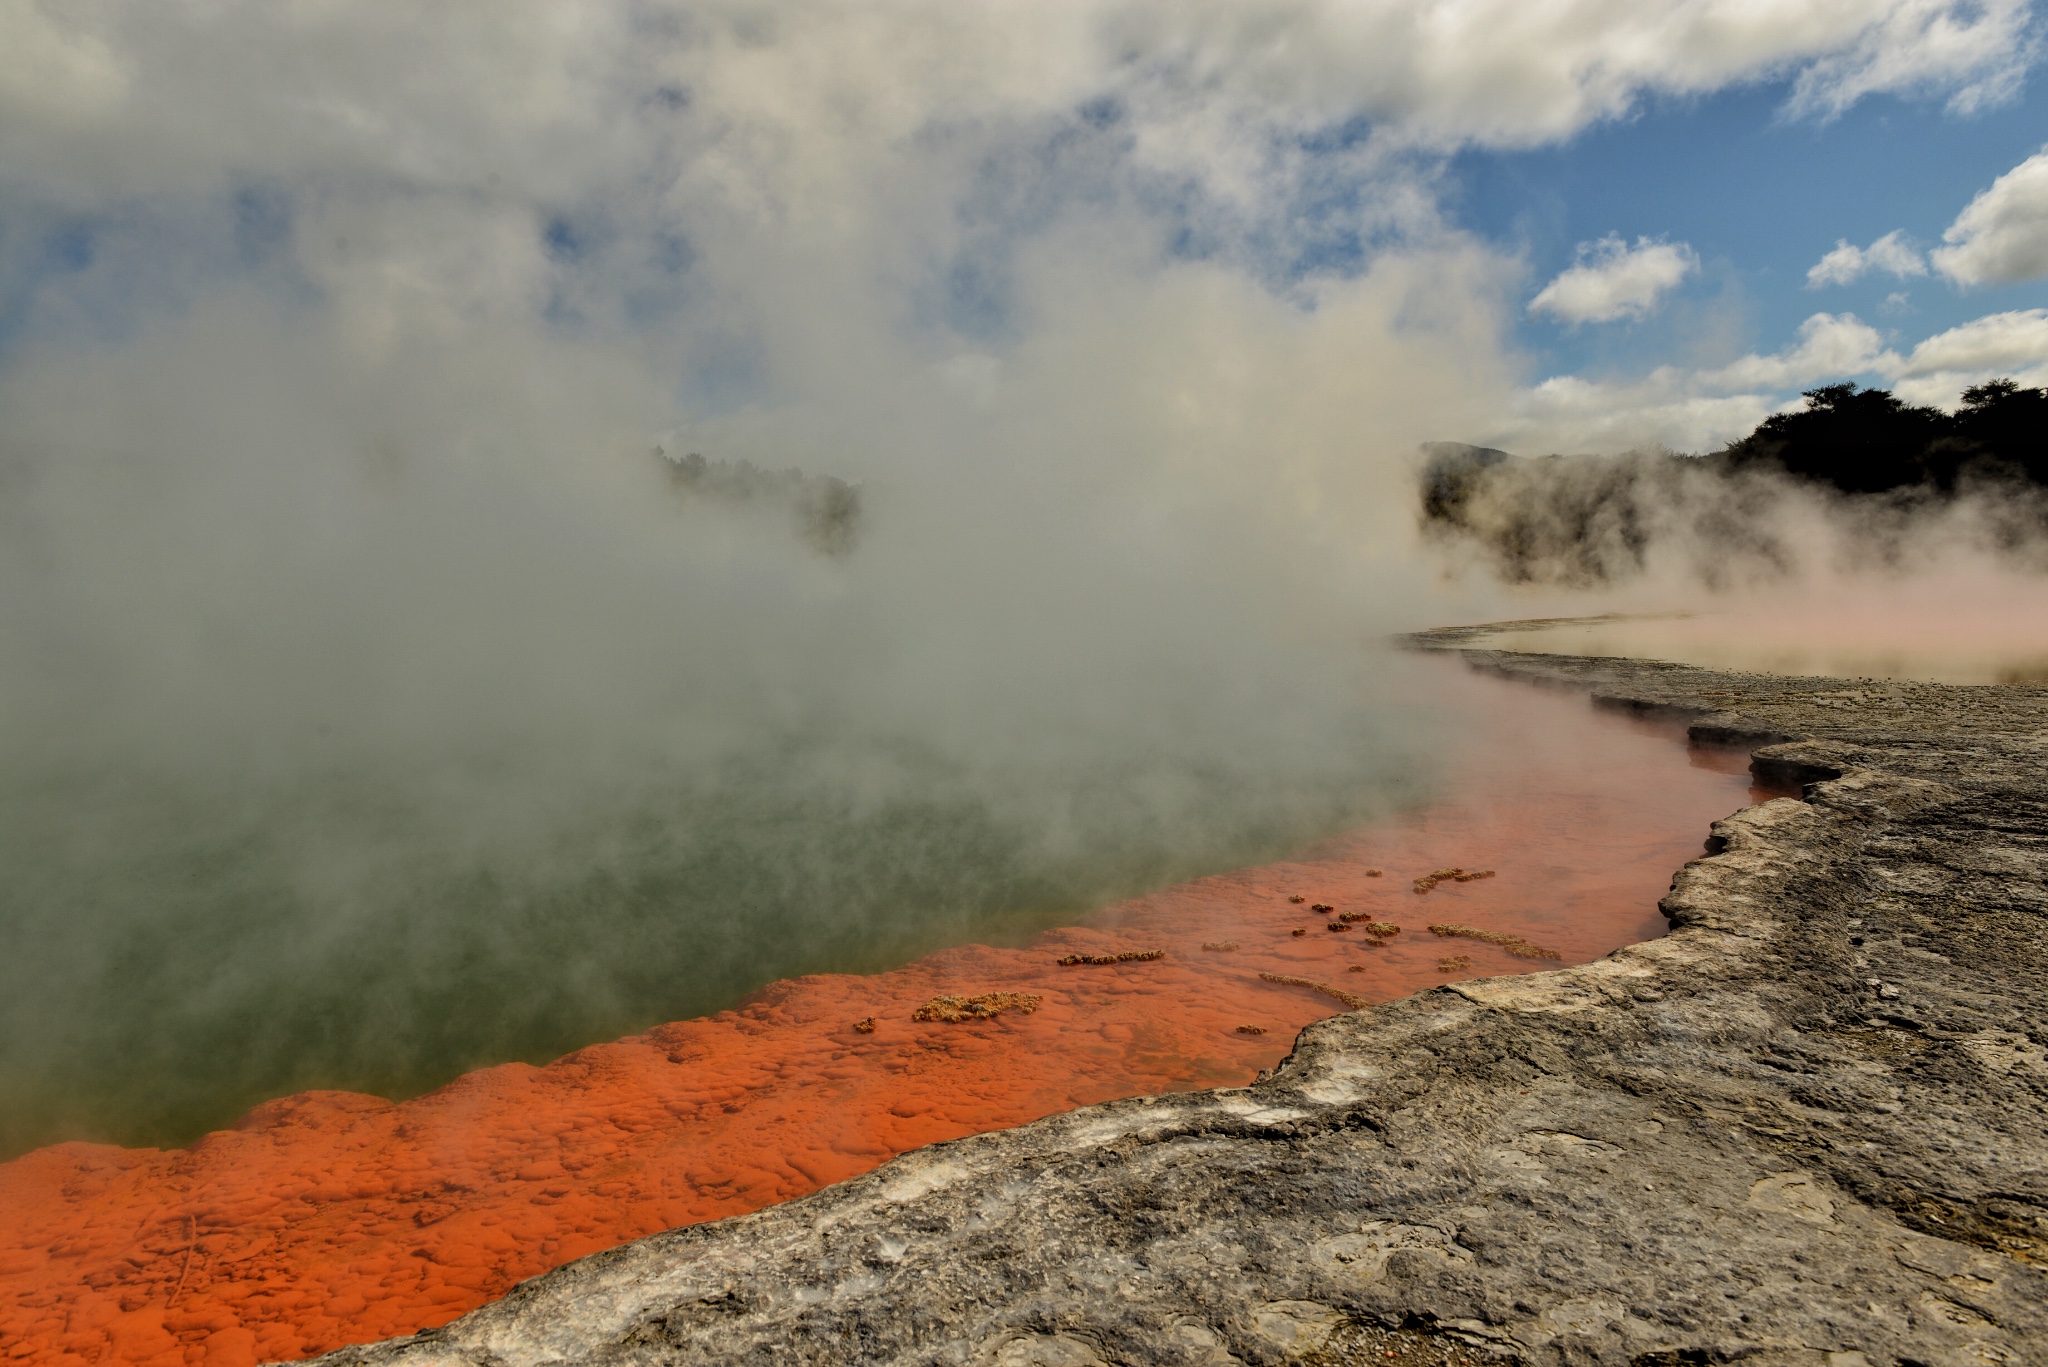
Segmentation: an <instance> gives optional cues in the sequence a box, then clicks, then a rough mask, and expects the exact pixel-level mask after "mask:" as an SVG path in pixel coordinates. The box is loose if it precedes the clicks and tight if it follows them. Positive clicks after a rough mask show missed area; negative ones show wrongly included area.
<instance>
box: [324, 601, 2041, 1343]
mask: <svg viewBox="0 0 2048 1367" xmlns="http://www.w3.org/2000/svg"><path fill="white" fill-rule="evenodd" d="M1411 644H1413V645H1416V646H1418V647H1422V648H1433V649H1464V647H1463V646H1462V645H1461V638H1460V633H1458V632H1455V631H1453V632H1443V633H1427V634H1425V635H1423V636H1421V637H1417V638H1413V639H1412V640H1411ZM1465 654H1466V657H1467V659H1468V661H1469V662H1470V663H1471V664H1472V665H1474V666H1475V667H1477V668H1481V669H1485V670H1489V671H1493V672H1497V673H1501V674H1505V675H1510V676H1514V677H1519V678H1524V679H1528V680H1530V681H1532V682H1543V683H1550V684H1560V685H1567V686H1571V687H1575V688H1580V689H1584V690H1586V691H1587V692H1589V693H1590V694H1591V695H1592V696H1593V698H1594V700H1595V702H1596V703H1597V704H1599V705H1603V706H1611V707H1619V708H1626V709H1631V710H1636V711H1642V712H1647V713H1652V714H1657V715H1664V716H1668V717H1674V718H1681V719H1686V720H1689V721H1690V722H1691V724H1692V731H1693V735H1694V737H1695V739H1696V740H1700V741H1704V742H1708V743H1720V744H1736V745H1743V746H1746V747H1752V748H1756V747H1761V748H1759V749H1758V754H1757V761H1758V767H1759V771H1760V773H1764V774H1765V775H1766V776H1767V777H1769V778H1771V779H1772V780H1773V781H1775V782H1778V783H1789V784H1800V783H1804V784H1808V785H1811V786H1810V787H1809V788H1808V789H1807V795H1806V799H1805V800H1803V801H1802V800H1798V799H1791V798H1784V799H1778V800H1775V801H1770V802H1766V803H1764V804H1762V805H1760V806H1756V807H1752V808H1749V809H1747V810H1745V811H1743V812H1741V813H1738V814H1736V815H1734V816H1731V817H1730V818H1728V819H1727V820H1724V821H1720V822H1717V823H1715V825H1714V827H1713V831H1712V833H1711V835H1710V836H1709V837H1708V839H1707V841H1706V845H1707V848H1708V849H1709V850H1711V851H1713V853H1711V854H1709V855H1707V856H1704V857H1702V858H1700V859H1698V860H1695V861H1693V862H1692V863H1690V864H1688V865H1686V866H1685V868H1684V869H1682V870H1680V871H1679V872H1678V874H1677V876H1676V877H1675V879H1674V881H1673V885H1672V890H1671V893H1670V895H1669V896H1667V897H1666V898H1665V899H1664V902H1663V907H1664V910H1665V913H1666V914H1667V916H1668V917H1669V918H1670V921H1671V933H1670V934H1669V935H1668V936H1666V937H1665V938H1663V939H1659V940H1655V941H1651V942H1648V943H1645V944H1640V945H1634V946H1631V947H1629V948H1627V949H1623V950H1619V951H1617V952H1616V953H1614V954H1612V955H1610V956H1609V957H1607V958H1606V959H1603V960H1600V961H1599V962H1596V963H1592V964H1587V965H1584V966H1581V967H1577V968H1568V969H1561V970H1557V971H1553V972H1547V973H1534V974H1530V975H1528V976H1526V977H1517V978H1491V979H1482V980H1477V981H1472V982H1467V983H1460V984H1457V985H1455V986H1452V987H1445V988H1439V989H1436V990H1434V991H1430V992H1425V993H1422V994H1420V995H1418V996H1415V997H1410V998H1407V999H1405V1000H1402V1001H1398V1002H1393V1003H1390V1004H1388V1005H1385V1006H1380V1007H1372V1008H1367V1009H1365V1010H1360V1011H1354V1012H1351V1013H1349V1014H1347V1015H1343V1016H1339V1017H1336V1018H1334V1019H1331V1020H1328V1021H1324V1022H1322V1023H1320V1024H1317V1025H1314V1026H1311V1027H1310V1028H1309V1029H1307V1030H1306V1031H1304V1032H1303V1033H1302V1035H1301V1037H1300V1039H1299V1040H1298V1041H1297V1043H1296V1045H1295V1049H1294V1052H1293V1053H1292V1054H1291V1055H1290V1056H1289V1057H1288V1059H1287V1060H1286V1061H1285V1062H1284V1063H1282V1064H1281V1065H1280V1066H1279V1067H1278V1068H1277V1069H1275V1070H1274V1072H1273V1074H1272V1075H1271V1076H1269V1077H1268V1078H1266V1079H1264V1080H1262V1081H1261V1082H1259V1083H1257V1084H1256V1085H1254V1086H1251V1087H1246V1088H1239V1089H1228V1090H1222V1091H1214V1092H1202V1093H1192V1094H1187V1095H1178V1096H1170V1097H1155V1098H1137V1099H1133V1100H1129V1101H1120V1102H1113V1103H1110V1104H1107V1105H1102V1106H1094V1107H1089V1108H1087V1109H1084V1110H1079V1111H1074V1112H1070V1113H1068V1114H1066V1115H1061V1116H1055V1117H1052V1118H1050V1119H1047V1120H1044V1121H1040V1122H1038V1123H1036V1124H1033V1125H1027V1126H1025V1127H1023V1128H1021V1129H1017V1130H1011V1131H1006V1132H1003V1133H998V1134H990V1135H982V1136H978V1137H975V1138H971V1139H964V1140H959V1141H956V1142H953V1143H948V1144H939V1145H935V1146H933V1147H931V1148H928V1149H922V1150H919V1151H918V1152H915V1153H912V1154H909V1155H906V1156H905V1157H903V1158H900V1159H897V1160H896V1161H895V1162H892V1163H890V1164H888V1165H886V1166H885V1167H882V1168H880V1169H878V1170H877V1171H875V1172H873V1173H871V1174H868V1175H867V1176H864V1177H860V1178H856V1179H854V1180H852V1181H849V1182H844V1183H841V1184H840V1185H838V1186H836V1187H832V1188H829V1189H827V1190H825V1191H821V1192H819V1193H817V1194H815V1195H813V1196H810V1197H806V1198H804V1199H802V1200H799V1201H793V1202H790V1203H789V1204H787V1205H783V1206H778V1207H775V1208H772V1209H769V1210H764V1211H761V1212H758V1213H756V1214H753V1215H748V1216H743V1217H740V1218H737V1219H732V1220H725V1221H720V1222H717V1223H713V1224H705V1225H698V1226H694V1227H691V1228H688V1229H680V1230H673V1231H670V1232H668V1233H665V1234H660V1235H656V1236H654V1237H652V1238H649V1239H643V1240H640V1241H639V1242H637V1243H632V1244H627V1245H625V1246H623V1247H620V1248H616V1249H613V1250H610V1251H609V1252H606V1253H602V1254H598V1255H596V1256H594V1257H590V1258H585V1259H583V1260H582V1261H580V1262H577V1263H573V1264H571V1265H569V1266H567V1267H564V1268H561V1269H559V1270H557V1271H555V1272H552V1273H550V1274H548V1275H547V1276H544V1277H540V1278H536V1279H535V1280H533V1281H531V1282H527V1283H525V1284H524V1285H522V1286H520V1287H518V1288H517V1289H515V1290H514V1291H513V1292H512V1293H511V1294H510V1295H509V1296H507V1297H505V1299H503V1300H502V1301H499V1302H497V1303H495V1304H492V1305H489V1306H486V1307H484V1308H483V1309H481V1310H478V1311H476V1312H475V1313H473V1314H471V1315H468V1316H466V1317H464V1318H463V1319H461V1320H458V1321H456V1322H455V1323H453V1324H451V1325H449V1326H447V1327H446V1328H445V1329H441V1330H437V1331H434V1332H430V1333H425V1334H421V1335H419V1336H417V1337H414V1338H411V1339H404V1340H397V1341H394V1342H391V1343H385V1344H378V1345H373V1346H369V1347H363V1348H352V1349H346V1350H343V1351H342V1352H339V1353H335V1354H332V1355H330V1356H329V1357H328V1358H327V1359H324V1361H327V1362H330V1363H335V1364H341V1363H349V1364H372V1363H375V1364H386V1363H391V1364H396V1363H408V1364H426V1363H462V1364H471V1363H473V1364H505V1365H506V1367H510V1365H511V1364H524V1363H553V1362H563V1363H721V1364H724V1363H762V1364H767V1363H774V1364H799V1363H862V1364H867V1363H903V1364H911V1363H920V1364H921V1363H947V1364H951V1363H959V1364H992V1365H999V1367H1088V1365H1089V1364H1098V1363H1101V1364H1151V1363H1162V1364H1175V1363H1185V1364H1221V1363H1233V1362H1242V1363H1261V1364H1278V1363H1301V1364H1317V1363H1371V1364H1384V1365H1385V1367H1406V1364H1420V1363H1432V1364H1434V1363H1443V1362H1450V1363H1457V1364H1463V1363H1466V1362H1471V1363H1499V1362H1527V1363H1580V1362H1603V1363H1608V1362H1611V1363H1626V1364H1673V1365H1674V1367H1675V1365H1676V1364H1685V1363H1718V1362H1735V1361H1741V1362H1745V1363H1751V1364H1758V1365H1759V1367H1763V1365H1765V1364H1802V1365H1805V1364H1811V1365H1812V1367H1865V1365H1866V1364H1868V1367H1884V1365H1885V1364H1895V1363H1896V1364H1906V1363H1922V1364H1929V1367H1949V1365H1951V1364H1953V1365H1955V1367H1962V1364H1983V1363H2012V1364H2032V1363H2043V1364H2048V1060H2044V1054H2043V1045H2044V1043H2048V1021H2044V1015H2048V1007H2044V1002H2048V934H2044V932H2048V689H2042V688H2019V687H2010V688H2008V687H1980V688H1964V687H1941V686H1934V685H1913V684H1894V683H1870V682H1847V681H1843V680H1826V679H1786V678H1777V677H1769V676H1761V675H1749V674H1729V673H1717V672H1712V671H1707V670H1699V669H1691V668H1686V667H1682V666H1674V665H1663V664H1655V663H1638V662H1630V661H1618V660H1605V659H1602V660H1594V659H1582V658H1573V657H1561V656H1531V655H1508V654H1501V653H1495V652H1487V651H1474V650H1465ZM1703 834H1706V833H1703Z"/></svg>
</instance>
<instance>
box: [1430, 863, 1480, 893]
mask: <svg viewBox="0 0 2048 1367" xmlns="http://www.w3.org/2000/svg"><path fill="white" fill-rule="evenodd" d="M1491 877H1493V870H1492V869H1457V868H1452V869H1438V870H1436V871H1435V872H1434V873H1425V874H1423V875H1422V877H1420V878H1418V879H1416V880H1415V890H1416V891H1417V892H1428V891H1429V890H1430V889H1431V888H1433V887H1435V886H1436V885H1437V884H1438V883H1473V882H1477V881H1478V880H1479V879H1481V878H1491Z"/></svg>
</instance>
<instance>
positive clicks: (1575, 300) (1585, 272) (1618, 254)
mask: <svg viewBox="0 0 2048 1367" xmlns="http://www.w3.org/2000/svg"><path fill="white" fill-rule="evenodd" d="M1699 264H1700V263H1699V258H1698V257H1697V256H1695V255H1694V254H1693V250H1692V248H1691V247H1689V246H1687V245H1686V244H1685V243H1683V242H1652V241H1651V240H1650V239H1649V238H1647V237H1639V238H1637V239H1636V245H1635V246H1633V247H1630V246H1629V245H1628V244H1627V243H1626V242H1624V241H1622V240H1621V238H1619V237H1616V236H1608V237H1603V238H1601V239H1600V240H1599V241H1598V242H1581V243H1580V244H1579V253H1578V264H1576V265H1574V266H1572V267H1570V268H1569V269H1567V270H1565V271H1564V272H1563V273H1562V274H1560V275H1559V276H1558V277H1557V279H1555V280H1553V281H1551V282H1550V283H1549V284H1547V285H1545V286H1544V287H1543V289H1542V291H1541V292H1540V293H1538V294H1537V296H1536V297H1535V298H1534V299H1531V300H1530V301H1529V312H1531V313H1547V314H1549V315H1550V316H1551V317H1553V318H1556V319H1558V320H1559V321H1561V322H1566V323H1611V322H1613V321H1615V320H1616V319H1618V318H1640V317H1642V316H1643V315H1644V314H1646V313H1648V312H1649V311H1650V310H1651V309H1653V308H1655V307H1656V305H1657V301H1658V300H1660V299H1662V298H1663V297H1664V295H1665V294H1667V293H1668V292H1669V291H1671V290H1672V289H1673V288H1675V287H1676V286H1677V285H1678V283H1679V282H1680V281H1682V280H1684V279H1685V278H1686V277H1687V276H1688V275H1691V274H1692V273H1693V272H1694V271H1696V270H1698V269H1699Z"/></svg>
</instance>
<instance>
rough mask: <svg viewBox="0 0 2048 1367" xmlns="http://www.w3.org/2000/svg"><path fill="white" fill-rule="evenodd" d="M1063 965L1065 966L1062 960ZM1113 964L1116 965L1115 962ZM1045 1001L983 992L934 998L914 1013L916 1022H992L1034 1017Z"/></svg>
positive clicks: (1023, 994) (1025, 995)
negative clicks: (1014, 1014)
mask: <svg viewBox="0 0 2048 1367" xmlns="http://www.w3.org/2000/svg"><path fill="white" fill-rule="evenodd" d="M1060 962H1062V963H1065V962H1066V960H1064V959H1062V960H1061V961H1060ZM1112 962H1113V961H1112ZM1042 1000H1043V998H1040V997H1036V996H1034V995H1032V994H1031V993H1029V992H983V993H981V994H980V995H979V996H974V997H933V998H932V999H931V1000H930V1001H928V1002H926V1003H925V1004H924V1005H923V1006H920V1007H918V1008H917V1010H915V1011H913V1012H911V1013H910V1018H911V1019H912V1020H914V1021H951V1022H959V1021H992V1020H994V1019H995V1018H996V1017H997V1016H1000V1015H1002V1014H1003V1012H1005V1011H1019V1012H1022V1013H1023V1014H1024V1015H1027V1016H1028V1015H1030V1014H1031V1013H1032V1012H1033V1011H1036V1010H1037V1009H1038V1003H1039V1002H1040V1001H1042Z"/></svg>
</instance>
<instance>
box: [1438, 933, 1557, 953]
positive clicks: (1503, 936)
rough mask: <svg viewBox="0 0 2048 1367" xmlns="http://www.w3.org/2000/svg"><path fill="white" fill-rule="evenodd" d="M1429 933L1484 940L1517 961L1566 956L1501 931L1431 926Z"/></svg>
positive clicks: (1444, 936)
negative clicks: (1503, 950)
mask: <svg viewBox="0 0 2048 1367" xmlns="http://www.w3.org/2000/svg"><path fill="white" fill-rule="evenodd" d="M1429 933H1430V934H1432V935H1436V936H1440V937H1443V938H1446V939H1448V938H1450V937H1452V936H1459V937H1462V938H1464V939H1467V940H1483V941H1485V942H1486V943H1487V944H1490V945H1499V946H1500V947H1501V948H1502V949H1505V950H1506V951H1507V952H1508V953H1510V954H1512V955H1514V956H1515V957H1516V958H1517V959H1561V958H1563V957H1564V956H1563V955H1562V954H1559V953H1558V952H1557V951H1556V950H1554V949H1545V948H1544V947H1543V946H1542V945H1533V944H1530V943H1529V942H1528V941H1527V940H1525V939H1523V938H1522V937H1521V936H1519V935H1509V934H1508V933H1507V932H1505V931H1499V930H1478V929H1475V928H1473V927H1472V926H1431V927H1430V928H1429Z"/></svg>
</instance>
